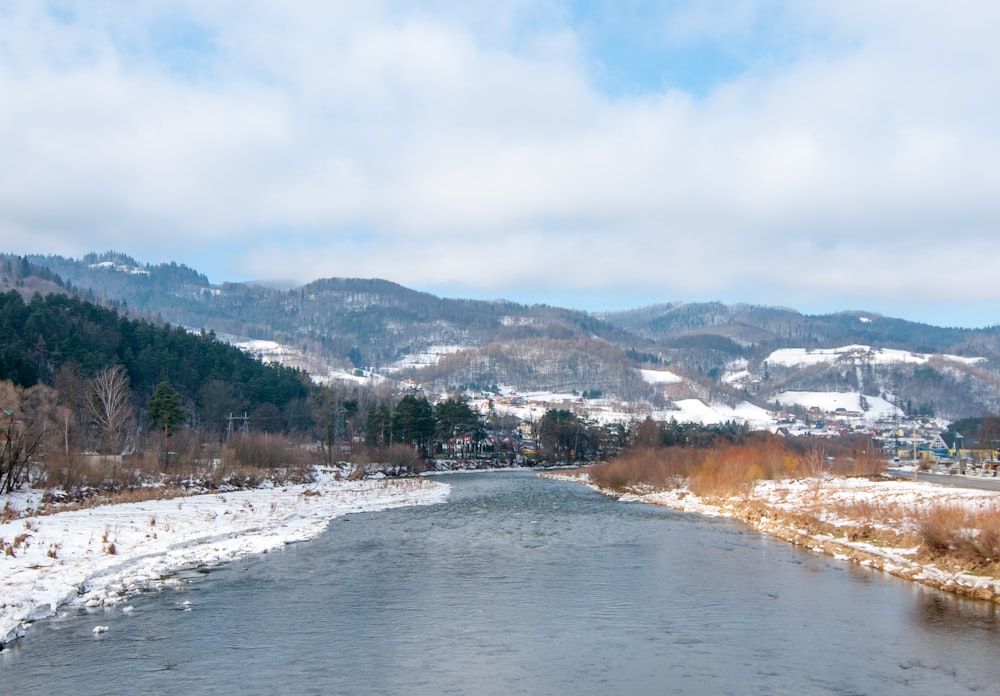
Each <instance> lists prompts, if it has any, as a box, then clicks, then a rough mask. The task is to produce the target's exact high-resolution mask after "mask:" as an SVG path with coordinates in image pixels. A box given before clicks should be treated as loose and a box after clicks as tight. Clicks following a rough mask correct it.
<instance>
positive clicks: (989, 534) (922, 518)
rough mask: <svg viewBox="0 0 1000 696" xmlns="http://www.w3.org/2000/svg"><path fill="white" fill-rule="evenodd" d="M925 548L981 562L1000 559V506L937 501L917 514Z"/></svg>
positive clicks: (929, 551)
mask: <svg viewBox="0 0 1000 696" xmlns="http://www.w3.org/2000/svg"><path fill="white" fill-rule="evenodd" d="M917 529H918V532H919V535H920V540H921V543H922V545H923V549H924V550H925V551H926V552H928V553H929V554H931V555H940V556H951V557H955V558H957V559H960V560H963V561H966V562H970V561H971V562H974V563H981V564H989V563H996V562H997V561H1000V507H998V506H997V505H991V506H989V507H986V508H982V509H978V510H970V509H969V508H967V507H965V506H963V505H959V504H948V505H935V506H932V507H929V508H927V509H925V510H923V511H921V512H920V513H918V515H917Z"/></svg>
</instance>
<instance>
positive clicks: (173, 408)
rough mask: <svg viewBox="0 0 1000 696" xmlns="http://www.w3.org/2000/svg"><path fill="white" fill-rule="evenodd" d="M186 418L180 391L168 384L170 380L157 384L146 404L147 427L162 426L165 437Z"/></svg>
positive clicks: (175, 429)
mask: <svg viewBox="0 0 1000 696" xmlns="http://www.w3.org/2000/svg"><path fill="white" fill-rule="evenodd" d="M186 418H187V415H186V414H185V412H184V407H183V406H182V405H181V394H180V392H179V391H177V390H176V389H174V388H173V387H172V386H170V382H166V381H164V382H160V383H159V384H157V385H156V389H154V390H153V394H152V396H150V397H149V403H148V404H147V412H146V420H147V421H148V422H149V429H150V430H158V429H160V428H162V429H163V436H164V438H167V437H170V436H171V435H173V434H174V433H176V432H177V431H178V430H180V429H181V427H183V425H184V421H185V420H186Z"/></svg>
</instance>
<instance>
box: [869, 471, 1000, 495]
mask: <svg viewBox="0 0 1000 696" xmlns="http://www.w3.org/2000/svg"><path fill="white" fill-rule="evenodd" d="M886 473H887V474H889V475H890V476H893V477H895V478H898V479H908V480H910V481H912V480H913V472H912V471H898V470H896V469H888V470H886ZM917 480H918V481H927V482H928V483H935V484H938V485H939V486H952V487H954V488H978V489H981V490H985V491H1000V478H980V477H979V476H960V475H957V474H929V473H927V472H923V471H921V472H918V473H917Z"/></svg>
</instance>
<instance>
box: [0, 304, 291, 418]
mask: <svg viewBox="0 0 1000 696" xmlns="http://www.w3.org/2000/svg"><path fill="white" fill-rule="evenodd" d="M0 335H2V336H3V343H2V345H0V379H7V380H11V381H12V382H13V383H14V384H16V385H18V386H22V387H31V386H33V385H35V384H38V383H44V384H50V385H51V384H54V383H55V382H56V380H57V379H58V378H59V376H60V374H61V375H62V376H63V377H64V378H65V377H66V376H68V375H70V374H76V375H79V376H81V377H84V378H89V377H91V376H93V375H94V374H96V373H98V372H100V371H101V370H102V369H104V368H106V367H109V366H113V365H121V366H122V367H123V368H124V370H125V372H126V374H127V375H128V378H129V382H130V385H131V389H132V390H133V391H134V392H135V393H136V395H137V396H136V400H137V403H139V404H142V403H144V401H145V399H146V398H148V397H149V396H150V395H151V394H152V393H153V391H154V389H155V388H156V386H157V384H159V383H160V382H168V383H170V384H171V385H172V386H173V387H174V389H176V390H177V391H178V392H179V393H180V395H181V396H182V398H183V399H184V401H185V402H186V403H188V404H191V405H192V406H194V405H196V404H199V403H201V402H203V401H204V398H203V396H204V394H203V392H204V390H205V388H206V385H211V384H213V383H224V384H227V385H230V387H231V388H232V390H233V391H234V394H235V397H234V399H233V404H232V405H233V406H234V407H238V408H239V409H240V410H243V409H254V408H256V407H258V406H260V405H261V404H264V403H273V404H275V405H276V406H278V407H283V406H284V405H285V404H287V403H288V402H289V401H291V400H293V399H299V398H304V397H305V396H306V395H307V389H308V376H307V375H305V374H303V373H301V372H299V371H297V370H292V369H290V368H287V367H282V366H279V365H265V364H263V363H261V362H260V361H259V360H255V359H254V358H252V357H250V356H249V355H247V354H245V353H243V352H242V351H240V350H239V349H238V348H235V347H234V346H230V345H227V344H225V343H222V342H220V341H217V340H215V338H214V337H213V336H212V335H211V334H210V333H209V334H193V333H190V332H188V331H185V330H183V329H180V328H176V327H171V326H169V325H156V324H153V323H151V322H148V321H145V320H134V319H127V318H123V317H121V316H119V315H118V313H116V312H115V311H114V310H111V309H108V308H105V307H101V306H98V305H95V304H92V303H90V302H86V301H83V300H80V299H78V298H76V297H71V296H68V295H62V294H54V293H53V294H49V295H46V296H45V297H42V296H41V295H35V296H34V297H32V299H31V300H29V301H28V302H25V301H24V300H23V299H22V298H21V296H20V295H19V294H18V293H17V292H15V291H9V292H6V293H3V294H0Z"/></svg>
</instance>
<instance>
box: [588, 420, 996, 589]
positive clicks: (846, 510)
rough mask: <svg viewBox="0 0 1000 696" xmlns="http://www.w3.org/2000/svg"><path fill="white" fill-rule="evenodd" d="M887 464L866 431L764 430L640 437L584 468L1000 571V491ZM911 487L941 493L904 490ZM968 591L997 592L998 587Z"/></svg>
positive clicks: (916, 555) (656, 490)
mask: <svg viewBox="0 0 1000 696" xmlns="http://www.w3.org/2000/svg"><path fill="white" fill-rule="evenodd" d="M647 427H648V426H647ZM885 465H886V462H885V461H884V459H883V458H882V457H881V455H880V453H879V452H877V451H875V450H874V449H873V448H871V447H870V446H869V443H868V442H867V440H866V438H851V439H844V440H840V441H832V440H824V441H812V442H810V441H808V440H807V439H797V440H792V439H786V438H783V437H780V436H774V435H769V434H766V433H754V434H752V436H748V437H746V438H740V439H739V441H736V442H734V441H732V440H731V439H727V438H725V437H716V438H715V439H714V440H713V441H711V442H708V443H704V444H703V445H702V446H690V445H670V446H665V445H662V444H661V443H659V442H657V443H655V444H650V443H649V442H647V443H645V444H637V445H636V446H633V447H631V448H629V449H627V450H626V451H625V452H623V453H622V455H621V456H620V457H618V458H616V459H615V460H613V461H609V462H602V463H599V464H595V465H593V466H590V467H586V468H584V469H580V470H579V473H580V474H581V475H585V476H586V478H587V479H588V480H589V481H590V482H591V483H592V484H593V485H595V486H597V487H599V488H600V489H602V490H605V491H608V492H611V493H614V494H617V495H631V496H636V495H637V496H640V497H642V499H647V500H649V501H650V502H658V503H660V504H667V505H672V506H676V507H680V508H682V509H689V507H688V506H689V505H691V500H692V499H697V501H698V504H699V505H703V506H705V508H704V509H714V510H718V511H724V513H725V514H729V515H731V516H734V517H738V518H740V519H743V520H744V521H746V522H748V523H749V524H752V525H754V526H755V527H757V528H759V529H761V530H762V531H766V532H768V533H770V534H774V535H776V536H779V537H782V538H785V539H787V540H789V541H793V542H794V543H798V544H803V545H809V546H812V547H814V548H818V549H820V550H824V551H826V552H828V553H830V554H832V555H846V556H847V557H851V558H854V559H855V560H857V561H858V562H865V563H869V564H870V563H873V560H872V558H873V557H872V555H871V553H870V551H871V549H885V550H892V551H893V553H895V554H898V555H905V556H907V557H908V558H909V559H910V560H912V561H913V562H914V563H919V564H923V566H927V565H930V566H933V567H935V568H939V569H945V570H947V571H948V572H952V573H972V574H977V575H981V576H983V577H989V578H1000V503H998V502H997V500H996V494H995V493H990V492H982V491H979V492H969V491H966V492H965V493H968V495H965V496H964V497H963V495H962V494H960V493H956V492H954V491H952V489H940V488H934V487H929V486H927V485H926V484H910V483H902V482H899V481H895V482H893V481H890V480H888V479H887V478H885V477H884V476H882V472H883V471H884V468H885ZM845 480H846V481H850V480H857V481H858V487H857V488H851V487H849V486H848V487H841V486H839V485H837V484H836V483H835V482H836V481H845ZM911 485H912V486H924V487H925V488H924V490H927V489H928V488H929V489H932V490H933V491H935V492H937V493H938V494H937V495H934V494H930V493H928V494H927V495H923V494H921V495H916V494H914V493H912V492H909V491H908V489H905V488H904V489H903V491H904V492H902V493H901V492H900V486H911ZM861 486H864V488H863V493H861V492H860V491H861V490H862V488H861ZM880 489H881V490H882V491H883V494H882V495H880V494H879V491H880ZM699 509H701V508H699ZM850 545H860V546H862V547H865V548H867V549H868V550H866V551H859V550H858V548H855V547H850ZM918 574H919V573H918V572H917V571H912V573H911V575H913V576H916V575H918ZM927 577H933V574H930V575H928V576H927ZM934 582H938V581H933V582H931V581H929V582H928V584H934ZM939 584H941V585H943V584H944V583H942V582H939ZM955 588H957V590H956V591H958V590H962V586H959V585H956V586H955ZM962 591H963V593H966V594H971V595H972V596H979V597H981V598H986V599H993V600H995V599H996V598H997V595H996V593H995V592H993V590H990V591H986V590H983V589H982V588H978V587H977V588H974V590H969V591H968V592H965V591H964V590H962ZM977 593H978V594H977Z"/></svg>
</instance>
